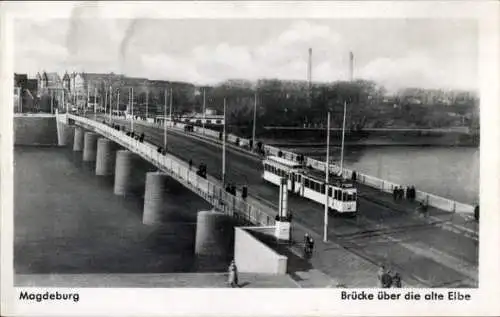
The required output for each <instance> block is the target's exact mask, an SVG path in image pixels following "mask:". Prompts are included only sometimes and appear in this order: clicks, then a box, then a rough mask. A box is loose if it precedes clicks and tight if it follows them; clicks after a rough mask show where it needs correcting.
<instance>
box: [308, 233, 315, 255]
mask: <svg viewBox="0 0 500 317" xmlns="http://www.w3.org/2000/svg"><path fill="white" fill-rule="evenodd" d="M313 251H314V239H313V238H312V237H309V252H310V254H312V253H313Z"/></svg>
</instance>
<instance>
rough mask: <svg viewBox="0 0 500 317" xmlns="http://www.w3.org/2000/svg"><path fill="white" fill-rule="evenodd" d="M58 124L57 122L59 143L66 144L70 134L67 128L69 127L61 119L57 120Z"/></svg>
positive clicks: (60, 144)
mask: <svg viewBox="0 0 500 317" xmlns="http://www.w3.org/2000/svg"><path fill="white" fill-rule="evenodd" d="M56 124H57V145H59V146H65V145H66V144H67V143H66V142H67V137H66V135H67V134H68V132H67V130H68V129H69V128H68V126H67V125H66V124H65V123H64V122H61V121H59V120H56Z"/></svg>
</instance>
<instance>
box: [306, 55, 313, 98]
mask: <svg viewBox="0 0 500 317" xmlns="http://www.w3.org/2000/svg"><path fill="white" fill-rule="evenodd" d="M311 80H312V48H309V59H308V63H307V82H308V86H309V90H311Z"/></svg>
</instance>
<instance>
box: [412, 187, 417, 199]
mask: <svg viewBox="0 0 500 317" xmlns="http://www.w3.org/2000/svg"><path fill="white" fill-rule="evenodd" d="M416 197H417V191H416V190H415V186H411V200H412V201H413V200H415V198H416Z"/></svg>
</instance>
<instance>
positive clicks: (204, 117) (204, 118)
mask: <svg viewBox="0 0 500 317" xmlns="http://www.w3.org/2000/svg"><path fill="white" fill-rule="evenodd" d="M205 113H206V109H205V87H203V135H205V121H206V116H205Z"/></svg>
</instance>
